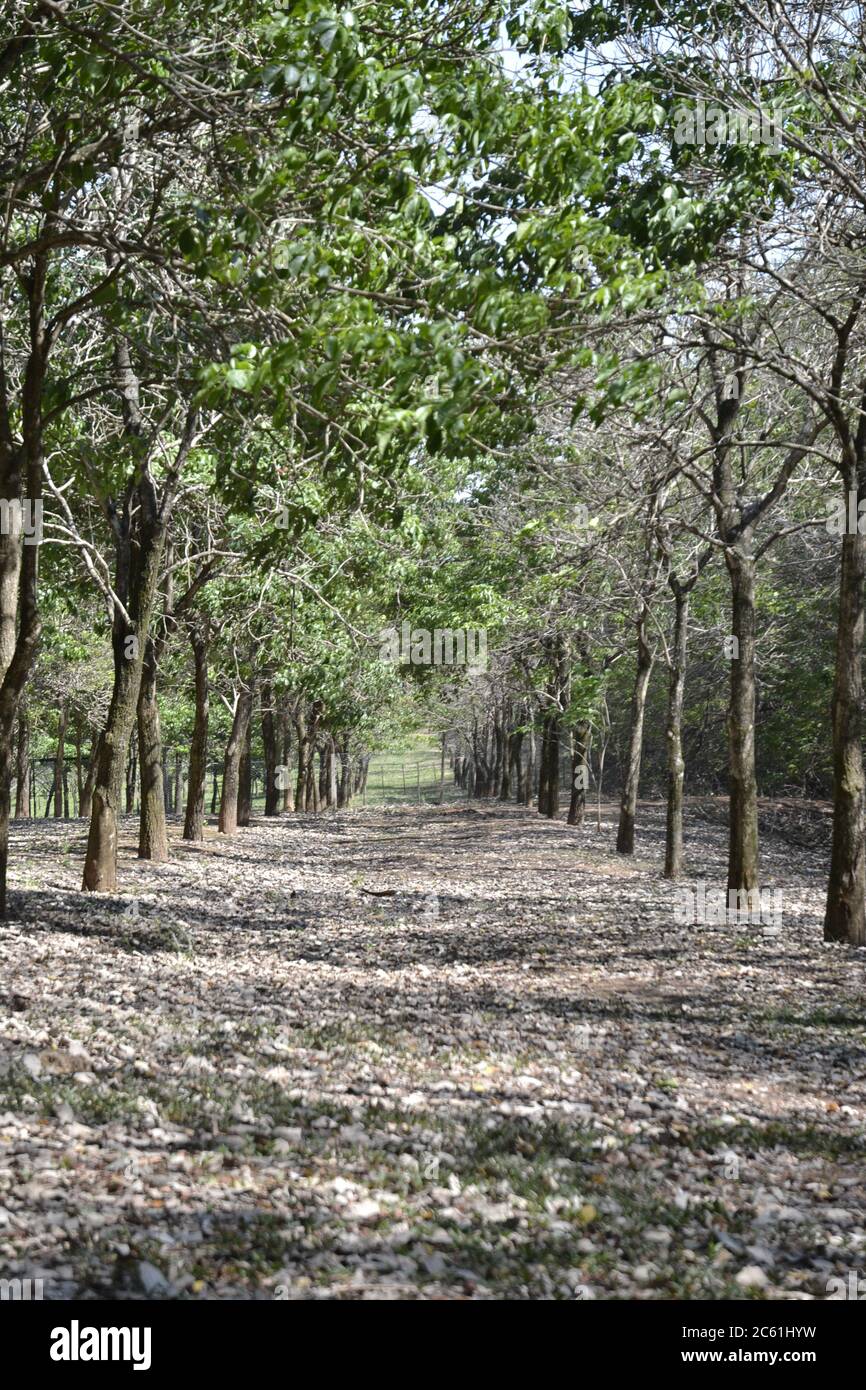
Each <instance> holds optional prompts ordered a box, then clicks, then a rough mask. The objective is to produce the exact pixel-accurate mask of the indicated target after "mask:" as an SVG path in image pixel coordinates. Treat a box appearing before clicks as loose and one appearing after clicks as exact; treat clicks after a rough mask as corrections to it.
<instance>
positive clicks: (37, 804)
mask: <svg viewBox="0 0 866 1390" xmlns="http://www.w3.org/2000/svg"><path fill="white" fill-rule="evenodd" d="M341 771H342V769H341V765H340V763H339V761H338V763H337V780H338V782H339V780H340V777H341ZM359 772H361V774H362V776H361V779H360V780H361V785H360V786H357V787H356V782H357V781H358V773H359ZM560 773H561V780H560V784H561V787H562V788H564V789H566V788H567V787H568V785H569V779H570V775H571V773H570V763H569V761H568V759H567V757H564V758H563V760H562V765H561V769H560ZM313 776H314V778H315V780H316V783H317V785H318V782H319V776H320V768H319V764H318V759H316V763H315V766H314V770H313ZM86 777H87V767H86V766H85V765H84V764H81V765H78V764H77V763H76V762H75V761H74V760H73V759H69V760H66V761H65V762H64V765H63V768H62V772H61V775H60V778H59V796H58V795H57V787H56V783H57V781H58V779H57V776H56V765H55V761H54V759H53V758H34V759H32V760H31V762H30V777H29V797H28V801H29V810H28V814H29V815H30V816H31V817H49V818H56V819H64V818H65V819H70V818H75V817H77V816H79V815H80V814H81V802H82V796H83V792H84V786H85V782H86ZM265 777H266V772H265V764H264V761H263V760H262V759H260V758H258V759H257V758H254V759H252V760H251V764H250V780H251V792H252V796H251V807H252V811H253V813H254V814H258V813H263V812H264V809H265V790H266V788H265ZM222 778H223V766H222V761H221V760H220V761H212V762H210V763H209V764H208V766H207V773H206V778H205V789H204V803H205V812H206V814H210V815H216V814H217V812H218V811H219V803H220V796H221V793H222ZM283 779H284V781H285V782H288V783H289V784H290V785H291V787H292V790H293V791H294V788H295V782H296V779H297V767H296V766H291V767H290V768H289V769H288V773H287V774H286V773H284V774H283ZM350 783H351V787H352V793H351V798H350V800H351V804H352V805H353V806H356V807H357V806H381V805H386V806H387V805H400V804H411V803H416V804H419V805H424V804H426V805H431V804H432V805H435V804H438V803H439V802H440V801H441V802H443V803H445V804H447V803H449V802H453V801H460V800H466V799H467V797H469V796H471V795H472V791H473V787H472V784H471V782H470V785H469V786H468V787H466V786H459V785H458V784H457V782H456V780H455V767H454V759H453V757H452V756H450V754H449V756H448V757H447V758H446V760H445V767H444V778H443V772H442V759H441V754H440V753H439V752H438V751H436V750H433V749H431V750H430V752H429V754H426V755H425V754H424V753H423V752H422V753H420V754H419V756H417V757H412V756H411V755H410V756H409V757H408V758H407V757H405V756H404V755H401V754H391V753H380V754H374V755H373V756H372V757H371V758H370V759H369V762H368V765H367V768H366V775H365V776H364V775H363V768H362V767H361V766H359V760H357V759H353V760H352V764H351V775H350ZM281 785H282V783H281ZM188 786H189V756H188V752H187V750H179V749H168V750H166V753H165V756H164V759H163V796H164V800H165V808H166V812H167V813H168V814H169V815H183V814H184V811H185V809H186V799H187V791H188ZM511 792H512V796H513V795H514V793H515V792H516V785H515V784H514V783H512V788H511ZM140 805H141V801H140V782H139V777H138V768H137V765H133V764H130V765H129V766H128V768H127V782H126V788H125V793H124V796H123V798H122V809H123V810H125V811H127V812H137V811H138V810H139V809H140Z"/></svg>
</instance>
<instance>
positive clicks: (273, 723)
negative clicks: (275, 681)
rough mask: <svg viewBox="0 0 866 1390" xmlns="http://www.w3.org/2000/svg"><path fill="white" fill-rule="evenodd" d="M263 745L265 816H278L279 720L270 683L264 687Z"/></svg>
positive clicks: (279, 793)
mask: <svg viewBox="0 0 866 1390" xmlns="http://www.w3.org/2000/svg"><path fill="white" fill-rule="evenodd" d="M262 745H263V748H264V755H265V815H266V816H278V815H279V813H280V800H281V789H280V787H278V786H277V767H278V765H279V764H278V757H277V718H276V710H275V708H274V688H273V685H272V683H271V682H270V681H265V682H264V683H263V685H262Z"/></svg>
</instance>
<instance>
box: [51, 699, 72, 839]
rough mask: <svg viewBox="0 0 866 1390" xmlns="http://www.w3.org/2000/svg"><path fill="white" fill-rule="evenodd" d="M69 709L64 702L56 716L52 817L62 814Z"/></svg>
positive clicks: (58, 817)
mask: <svg viewBox="0 0 866 1390" xmlns="http://www.w3.org/2000/svg"><path fill="white" fill-rule="evenodd" d="M68 722H69V711H68V710H67V707H66V704H65V703H64V704H62V705H61V706H60V711H59V713H58V717H57V751H56V753H55V755H54V819H55V820H60V819H62V816H63V769H64V767H65V764H66V725H67V724H68Z"/></svg>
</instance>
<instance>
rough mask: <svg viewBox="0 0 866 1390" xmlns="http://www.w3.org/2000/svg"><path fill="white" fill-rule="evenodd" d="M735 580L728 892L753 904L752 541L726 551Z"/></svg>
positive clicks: (755, 793) (755, 832)
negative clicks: (743, 895) (735, 643)
mask: <svg viewBox="0 0 866 1390" xmlns="http://www.w3.org/2000/svg"><path fill="white" fill-rule="evenodd" d="M725 563H726V564H727V567H728V573H729V575H730V578H731V606H732V622H731V627H732V635H733V637H734V638H735V639H736V642H737V646H736V648H735V649H734V651H735V655H734V656H733V659H732V661H731V695H730V704H729V707H728V743H729V767H730V773H729V776H730V789H729V790H730V828H729V847H728V891H729V892H731V891H732V890H733V891H736V892H738V893H742V894H745V898H744V902H748V904H749V905H750V906H751V905H752V903H753V894H754V893H755V892H756V891H757V889H758V884H759V864H758V782H757V777H756V774H755V562H754V559H753V557H752V555H751V552H750V550H749V548H748V544H747V543H744V544H743V545H742V546H738V547H736V548H732V547H729V548H727V549H726V550H725Z"/></svg>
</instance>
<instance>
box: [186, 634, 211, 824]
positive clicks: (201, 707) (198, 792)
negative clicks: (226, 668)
mask: <svg viewBox="0 0 866 1390" xmlns="http://www.w3.org/2000/svg"><path fill="white" fill-rule="evenodd" d="M188 631H189V640H190V646H191V647H192V655H193V662H194V665H195V719H194V720H193V726H192V742H191V743H190V747H189V784H188V786H187V791H186V816H185V818H184V824H183V838H184V839H185V840H202V839H204V782H205V776H206V774H207V735H208V722H209V718H210V690H209V686H208V669H207V652H208V643H207V633H206V630H205V626H204V624H203V623H202V624H199V623H195V622H191V623H190V624H189V628H188ZM214 795H216V777H214ZM212 814H213V813H212Z"/></svg>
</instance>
